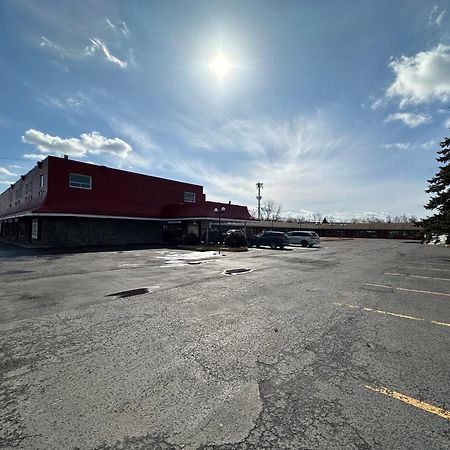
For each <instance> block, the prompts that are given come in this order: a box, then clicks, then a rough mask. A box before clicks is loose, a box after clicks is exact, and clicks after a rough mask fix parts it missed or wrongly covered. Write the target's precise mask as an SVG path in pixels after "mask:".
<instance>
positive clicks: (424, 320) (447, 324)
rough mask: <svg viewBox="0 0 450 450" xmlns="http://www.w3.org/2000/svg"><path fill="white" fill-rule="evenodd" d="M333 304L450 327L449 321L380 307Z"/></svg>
mask: <svg viewBox="0 0 450 450" xmlns="http://www.w3.org/2000/svg"><path fill="white" fill-rule="evenodd" d="M334 304H335V305H339V306H346V307H347V308H352V309H360V310H362V311H367V312H375V313H378V314H384V315H385V316H393V317H398V318H400V319H408V320H417V321H418V322H429V323H432V324H433V325H441V326H443V327H449V328H450V323H446V322H438V321H436V320H426V319H422V318H420V317H413V316H407V315H405V314H398V313H393V312H389V311H382V310H381V309H373V308H366V307H364V306H357V305H349V304H347V303H338V302H335V303H334Z"/></svg>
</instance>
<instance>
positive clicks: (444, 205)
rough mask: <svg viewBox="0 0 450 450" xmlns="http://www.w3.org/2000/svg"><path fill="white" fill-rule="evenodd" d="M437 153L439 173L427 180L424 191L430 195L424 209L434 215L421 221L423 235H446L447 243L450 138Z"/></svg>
mask: <svg viewBox="0 0 450 450" xmlns="http://www.w3.org/2000/svg"><path fill="white" fill-rule="evenodd" d="M440 146H441V150H439V151H438V155H439V156H438V157H437V158H436V159H437V161H438V162H439V163H440V164H442V165H441V166H440V167H439V172H438V173H437V174H436V176H434V177H433V178H431V180H428V183H430V185H429V187H428V189H427V190H426V191H425V192H427V193H428V194H432V197H431V199H430V201H429V202H428V204H426V205H425V208H426V209H429V210H431V211H436V213H435V214H434V215H433V216H431V217H429V218H427V219H424V220H423V221H422V226H423V227H424V231H425V234H426V235H428V236H432V235H439V234H446V235H447V241H449V240H450V138H448V137H447V138H445V139H444V140H443V141H442V142H441V143H440Z"/></svg>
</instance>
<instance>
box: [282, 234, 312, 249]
mask: <svg viewBox="0 0 450 450" xmlns="http://www.w3.org/2000/svg"><path fill="white" fill-rule="evenodd" d="M286 236H287V238H288V241H289V244H301V246H302V247H308V246H309V247H312V246H313V245H319V244H320V237H319V235H318V234H317V233H315V232H314V231H289V232H287V233H286Z"/></svg>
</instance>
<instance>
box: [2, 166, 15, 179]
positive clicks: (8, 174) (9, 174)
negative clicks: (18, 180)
mask: <svg viewBox="0 0 450 450" xmlns="http://www.w3.org/2000/svg"><path fill="white" fill-rule="evenodd" d="M0 176H7V177H17V174H16V173H14V172H11V171H10V170H8V169H7V168H6V167H0Z"/></svg>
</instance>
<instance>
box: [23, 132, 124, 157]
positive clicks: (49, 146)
mask: <svg viewBox="0 0 450 450" xmlns="http://www.w3.org/2000/svg"><path fill="white" fill-rule="evenodd" d="M22 142H23V143H25V144H30V145H34V146H35V148H36V150H38V151H39V152H41V155H39V154H30V153H28V154H25V155H23V157H24V158H27V159H39V158H43V157H45V156H46V155H48V154H56V155H59V156H60V155H70V156H75V157H78V158H83V157H85V156H86V155H98V154H110V155H114V156H117V157H119V158H122V159H124V158H127V157H128V156H129V155H130V154H131V152H132V147H131V145H130V144H128V143H127V142H125V141H123V140H122V139H119V138H112V139H109V138H106V137H104V136H102V135H101V134H100V133H98V132H96V131H93V132H92V133H83V134H82V135H81V136H80V138H68V139H65V138H61V137H59V136H51V135H49V134H44V133H42V132H41V131H37V130H33V129H30V130H27V131H26V132H25V134H24V135H23V136H22ZM36 156H37V157H38V158H36Z"/></svg>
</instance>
